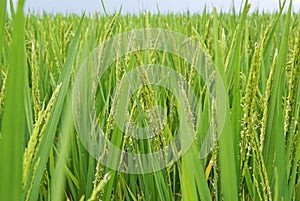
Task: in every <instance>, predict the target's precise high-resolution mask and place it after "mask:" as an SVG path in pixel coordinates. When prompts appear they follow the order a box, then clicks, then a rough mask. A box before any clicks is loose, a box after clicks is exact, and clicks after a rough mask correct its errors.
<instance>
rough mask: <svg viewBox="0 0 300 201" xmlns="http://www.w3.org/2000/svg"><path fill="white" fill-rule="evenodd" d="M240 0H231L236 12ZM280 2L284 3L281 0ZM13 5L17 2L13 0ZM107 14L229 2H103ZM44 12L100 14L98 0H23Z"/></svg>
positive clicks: (259, 4)
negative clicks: (121, 7) (120, 10)
mask: <svg viewBox="0 0 300 201" xmlns="http://www.w3.org/2000/svg"><path fill="white" fill-rule="evenodd" d="M242 1H243V0H234V2H235V5H236V8H237V9H238V8H239V7H240V5H241V2H242ZM282 1H283V0H282ZM15 2H16V0H15ZM249 2H250V3H251V5H252V10H253V9H256V8H259V9H260V10H262V9H264V10H266V11H269V12H272V11H274V10H277V9H278V0H260V1H259V0H249ZM293 2H294V10H295V11H299V10H300V0H294V1H293ZM104 4H105V7H106V10H107V12H108V13H110V14H112V13H114V12H116V11H117V10H118V9H119V8H120V6H121V5H122V6H123V9H122V11H123V13H139V12H142V11H144V10H148V11H150V12H153V13H155V12H157V7H158V8H159V10H160V11H161V12H162V13H166V12H182V11H185V10H190V11H191V12H201V11H202V10H203V8H204V5H205V4H206V5H207V6H208V8H209V9H210V10H211V9H212V8H213V7H216V8H217V9H218V10H221V9H222V10H223V11H227V10H229V8H230V5H231V4H232V0H104ZM28 9H30V10H34V11H46V12H61V13H70V12H76V13H82V12H83V11H87V12H88V13H93V12H95V11H97V12H102V13H103V9H102V6H101V1H100V0H26V4H25V11H28Z"/></svg>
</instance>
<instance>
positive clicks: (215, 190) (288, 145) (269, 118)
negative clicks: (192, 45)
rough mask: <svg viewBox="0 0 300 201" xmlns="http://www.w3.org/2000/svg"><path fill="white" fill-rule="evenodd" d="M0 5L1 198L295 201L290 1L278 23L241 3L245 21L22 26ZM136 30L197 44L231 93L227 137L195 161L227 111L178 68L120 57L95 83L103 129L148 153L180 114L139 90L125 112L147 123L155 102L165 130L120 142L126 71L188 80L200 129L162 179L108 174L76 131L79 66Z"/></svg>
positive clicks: (71, 21)
mask: <svg viewBox="0 0 300 201" xmlns="http://www.w3.org/2000/svg"><path fill="white" fill-rule="evenodd" d="M102 3H103V2H102ZM0 4H1V5H0V8H1V11H0V13H1V14H0V67H1V73H0V83H1V87H0V89H1V91H0V119H1V125H0V126H1V129H0V130H1V133H0V178H1V182H0V200H99V199H102V200H105V201H108V200H205V201H206V200H226V201H227V200H228V201H232V200H300V185H299V184H300V175H299V160H300V140H299V122H300V78H299V74H300V62H299V61H300V31H299V30H300V24H299V19H300V16H299V14H297V13H292V7H291V6H292V4H290V5H289V7H288V9H287V12H286V13H285V12H284V8H285V6H286V7H287V6H288V5H285V4H286V1H284V2H283V4H280V9H279V12H275V13H273V14H266V13H258V12H253V13H248V12H249V9H250V6H249V5H248V1H246V2H245V6H244V9H242V10H241V13H236V11H234V9H233V12H234V13H231V14H230V13H229V14H227V13H217V11H216V10H215V11H214V13H213V14H210V13H208V12H207V11H206V9H205V10H204V12H203V13H202V14H194V15H190V14H189V13H184V14H171V13H170V14H164V15H161V14H157V15H152V14H150V13H144V14H140V15H124V16H121V15H120V11H121V10H120V11H119V13H117V14H116V15H113V16H110V15H107V14H106V15H105V16H100V15H98V14H93V15H90V16H85V17H80V16H77V15H65V16H63V15H61V14H56V15H52V14H28V15H27V16H24V14H23V4H24V2H23V1H19V3H18V6H17V10H16V12H15V11H14V10H13V7H11V13H12V14H11V16H8V15H7V14H6V12H5V8H6V1H1V3H0ZM140 28H162V29H168V30H171V31H175V32H179V33H181V34H183V35H185V36H187V37H191V38H192V39H193V40H194V41H196V42H197V43H198V44H199V45H201V46H202V48H203V51H205V52H206V53H207V54H209V55H210V56H211V58H212V60H213V62H214V64H215V66H216V70H217V72H218V74H219V75H220V76H219V77H217V78H216V80H215V82H216V85H218V86H223V85H224V86H225V91H226V94H225V95H224V97H222V100H223V101H225V103H226V108H225V111H226V118H225V123H224V127H223V129H222V132H221V136H220V139H219V140H217V136H213V144H214V147H213V148H212V150H210V151H211V152H210V153H209V154H208V155H207V156H205V157H204V158H201V157H199V153H200V151H201V148H202V147H201V143H202V142H203V140H204V139H205V135H206V133H207V131H208V130H209V129H211V128H209V127H210V125H212V130H213V131H214V132H215V131H216V130H217V129H218V126H219V125H217V124H216V121H215V119H216V116H217V114H216V113H215V112H216V111H217V110H216V111H215V108H218V107H220V105H218V102H215V100H214V99H212V97H210V95H209V92H208V86H207V85H206V84H205V83H204V82H203V80H202V78H200V76H198V75H197V74H196V73H195V72H194V71H193V70H191V68H190V66H189V65H188V64H186V62H185V61H184V60H183V59H182V58H179V57H178V56H176V55H172V54H170V53H166V52H162V51H152V50H145V51H140V52H134V53H133V54H131V55H125V56H124V57H122V58H119V59H117V60H116V61H115V62H114V63H113V64H112V65H111V66H110V68H109V69H108V70H107V71H106V72H105V73H104V75H103V76H102V78H101V80H100V81H99V86H97V93H96V95H95V104H96V111H97V112H96V115H97V123H98V124H99V126H100V127H101V128H102V129H103V131H104V133H105V134H106V137H107V138H108V139H109V140H110V141H111V142H112V143H113V144H114V145H115V146H118V147H119V148H120V149H123V150H127V151H130V152H133V153H149V152H152V151H153V150H154V151H156V150H159V149H161V148H162V147H163V146H166V145H168V144H169V143H170V142H171V141H172V139H173V138H174V135H175V134H176V133H177V132H178V129H179V120H180V115H181V114H180V112H179V111H180V107H182V106H180V105H179V103H178V100H176V98H175V96H174V95H172V93H171V92H170V91H168V90H165V89H163V88H162V87H158V86H150V85H146V86H145V87H142V88H140V89H139V90H138V91H137V92H136V93H134V94H133V96H132V98H131V99H130V101H129V102H130V103H129V108H125V107H124V108H122V109H123V110H124V111H126V110H127V112H128V114H129V115H128V116H129V118H130V119H131V120H132V121H135V122H136V123H137V124H138V125H147V124H150V122H149V119H147V118H145V117H144V116H145V114H146V112H147V109H149V108H150V107H151V106H153V105H156V104H158V105H160V106H161V107H162V108H163V110H164V117H165V124H164V125H159V123H158V122H157V121H154V123H155V125H156V127H157V128H158V130H159V131H160V132H159V135H157V136H155V137H153V138H152V139H150V140H148V141H147V140H139V139H135V138H133V137H128V136H126V137H125V136H124V133H122V132H121V130H120V129H119V128H118V127H117V125H116V123H115V122H114V119H113V114H114V112H115V110H116V108H115V107H116V106H115V103H116V102H118V100H116V99H117V97H118V93H120V92H121V91H122V90H124V88H125V89H126V87H128V86H124V85H122V83H123V82H122V78H124V75H125V73H126V72H128V71H130V70H132V69H134V68H135V67H137V66H141V65H147V64H159V65H163V66H168V67H170V68H172V69H173V70H175V71H176V72H178V73H179V74H181V75H182V77H183V78H185V79H186V80H187V81H188V84H189V86H190V90H193V92H194V93H195V95H196V97H197V99H198V102H199V103H198V106H197V108H192V109H193V110H194V111H197V115H196V116H195V118H194V119H193V118H190V117H191V116H192V111H193V110H192V109H191V108H188V107H187V108H184V109H186V111H187V113H188V114H189V115H190V116H188V117H187V118H189V119H188V124H187V125H189V126H190V127H193V128H195V135H196V140H195V141H194V143H193V144H192V146H191V148H190V149H189V150H188V151H187V152H186V153H185V154H184V155H183V156H182V157H181V158H180V159H179V160H178V161H177V162H176V163H175V164H173V165H171V166H169V167H167V168H165V169H163V170H161V171H157V172H154V173H148V174H139V175H134V174H125V173H119V172H117V171H114V170H111V169H109V168H106V167H105V166H103V165H102V164H101V163H98V161H97V160H96V159H94V158H93V157H92V156H91V155H90V154H89V152H88V151H87V150H86V149H85V147H84V146H83V144H82V142H81V141H80V139H79V137H78V136H77V134H76V130H75V129H74V123H73V116H72V111H71V106H70V105H71V100H70V98H71V91H72V89H73V86H74V80H75V76H76V75H77V73H78V70H79V69H77V68H76V66H80V64H81V63H82V62H84V59H85V58H86V57H87V56H88V54H89V53H90V51H92V50H93V49H94V48H96V47H98V46H99V44H101V43H103V42H104V41H105V40H107V39H109V38H111V37H113V36H115V35H118V34H120V33H124V32H126V31H130V30H133V29H140ZM170 45H172V46H174V47H176V46H178V45H181V44H176V41H170ZM162 74H163V73H162ZM143 76H144V77H143V80H144V82H145V83H149V80H148V78H147V76H145V75H144V74H143ZM157 76H163V75H157ZM123 84H124V83H123ZM127 84H128V83H127ZM116 94H117V95H116ZM217 97H218V94H217ZM185 98H186V97H183V99H185ZM191 107H192V106H191ZM157 112H158V111H157V110H155V111H154V113H155V114H156V115H157ZM124 121H125V120H123V123H124V127H125V122H124ZM193 124H194V125H193ZM131 129H132V128H131V127H130V126H127V127H125V132H126V133H130V132H132V130H131ZM111 160H115V158H112V159H111ZM113 162H118V161H113ZM22 164H23V166H22ZM22 181H23V183H22Z"/></svg>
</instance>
